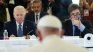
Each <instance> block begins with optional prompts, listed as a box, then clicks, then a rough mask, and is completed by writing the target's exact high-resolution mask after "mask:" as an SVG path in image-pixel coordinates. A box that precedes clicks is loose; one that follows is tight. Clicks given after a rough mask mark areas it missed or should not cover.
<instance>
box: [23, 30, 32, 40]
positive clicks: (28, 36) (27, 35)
mask: <svg viewBox="0 0 93 52" xmlns="http://www.w3.org/2000/svg"><path fill="white" fill-rule="evenodd" d="M31 32H33V30H31V31H29V32H28V33H27V34H26V38H25V39H30V35H29V34H30V33H31Z"/></svg>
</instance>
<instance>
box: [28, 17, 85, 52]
mask: <svg viewBox="0 0 93 52" xmlns="http://www.w3.org/2000/svg"><path fill="white" fill-rule="evenodd" d="M61 28H62V24H61V22H60V20H59V19H58V18H57V17H55V16H51V15H47V16H44V17H43V18H41V19H40V21H39V23H38V24H37V34H38V35H39V36H41V37H40V38H42V39H41V44H39V45H37V46H35V47H32V48H30V49H29V51H28V52H87V50H86V49H84V48H81V47H79V46H76V45H73V44H71V43H69V42H66V41H64V40H62V39H61V33H63V31H62V29H61Z"/></svg>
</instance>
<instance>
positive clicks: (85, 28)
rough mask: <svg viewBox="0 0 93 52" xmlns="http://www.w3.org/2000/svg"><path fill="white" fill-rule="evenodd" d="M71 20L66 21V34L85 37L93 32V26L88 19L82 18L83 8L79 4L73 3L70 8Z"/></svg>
mask: <svg viewBox="0 0 93 52" xmlns="http://www.w3.org/2000/svg"><path fill="white" fill-rule="evenodd" d="M68 11H69V13H70V20H67V21H65V23H64V25H65V26H64V27H65V35H68V36H80V37H84V35H85V34H87V33H92V26H91V24H90V23H89V22H88V21H84V20H82V19H81V15H80V14H81V8H80V7H79V6H78V5H77V4H71V5H70V6H69V8H68Z"/></svg>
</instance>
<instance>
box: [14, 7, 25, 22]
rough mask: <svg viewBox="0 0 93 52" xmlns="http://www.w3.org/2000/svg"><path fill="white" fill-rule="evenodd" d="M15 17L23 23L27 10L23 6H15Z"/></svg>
mask: <svg viewBox="0 0 93 52" xmlns="http://www.w3.org/2000/svg"><path fill="white" fill-rule="evenodd" d="M13 14H14V18H15V20H16V22H18V23H22V22H23V21H24V18H25V15H26V10H25V8H24V7H23V6H16V7H15V8H14V12H13Z"/></svg>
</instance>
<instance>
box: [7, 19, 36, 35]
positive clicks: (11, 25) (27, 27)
mask: <svg viewBox="0 0 93 52" xmlns="http://www.w3.org/2000/svg"><path fill="white" fill-rule="evenodd" d="M5 29H6V30H7V31H8V34H9V36H10V35H12V34H13V35H15V36H17V26H16V22H15V21H10V22H7V23H6V24H5ZM35 29H36V26H35V24H34V23H32V22H29V21H25V22H24V23H23V35H27V34H28V33H29V32H30V33H29V34H30V35H33V34H34V35H35Z"/></svg>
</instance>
